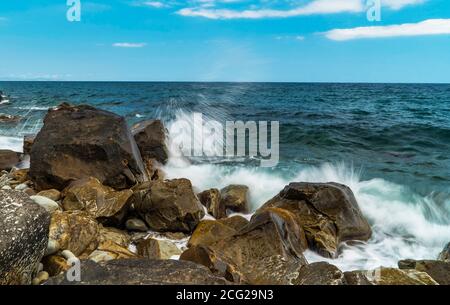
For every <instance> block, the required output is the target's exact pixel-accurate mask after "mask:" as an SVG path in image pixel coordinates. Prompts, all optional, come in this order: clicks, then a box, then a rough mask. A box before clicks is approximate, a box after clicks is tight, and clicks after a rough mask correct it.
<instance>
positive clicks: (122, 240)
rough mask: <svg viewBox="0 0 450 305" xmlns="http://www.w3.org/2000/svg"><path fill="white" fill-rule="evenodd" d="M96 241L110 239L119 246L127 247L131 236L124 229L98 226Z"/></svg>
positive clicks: (101, 241) (102, 241)
mask: <svg viewBox="0 0 450 305" xmlns="http://www.w3.org/2000/svg"><path fill="white" fill-rule="evenodd" d="M98 241H99V242H100V243H104V242H107V241H112V242H114V243H116V244H118V245H119V246H121V247H124V248H128V246H129V245H130V243H131V236H130V235H129V234H128V233H127V232H126V231H122V230H119V229H116V228H105V227H103V226H100V230H99V236H98Z"/></svg>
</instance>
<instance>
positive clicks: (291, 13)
mask: <svg viewBox="0 0 450 305" xmlns="http://www.w3.org/2000/svg"><path fill="white" fill-rule="evenodd" d="M363 10H364V5H363V3H362V2H361V0H314V1H312V2H309V3H308V4H306V5H304V6H301V7H295V8H292V9H286V10H277V9H247V10H231V9H210V8H202V7H194V8H183V9H181V10H179V11H178V12H177V13H178V14H179V15H182V16H189V17H204V18H208V19H260V18H286V17H295V16H304V15H318V14H337V13H357V12H362V11H363Z"/></svg>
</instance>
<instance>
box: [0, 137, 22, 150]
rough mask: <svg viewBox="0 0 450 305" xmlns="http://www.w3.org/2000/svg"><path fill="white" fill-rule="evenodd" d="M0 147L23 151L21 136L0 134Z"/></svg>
mask: <svg viewBox="0 0 450 305" xmlns="http://www.w3.org/2000/svg"><path fill="white" fill-rule="evenodd" d="M0 149H6V150H12V151H15V152H23V138H18V137H5V136H0Z"/></svg>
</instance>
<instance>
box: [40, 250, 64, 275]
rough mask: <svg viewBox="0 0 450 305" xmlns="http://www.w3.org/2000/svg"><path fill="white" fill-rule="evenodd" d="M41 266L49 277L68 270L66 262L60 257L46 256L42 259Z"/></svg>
mask: <svg viewBox="0 0 450 305" xmlns="http://www.w3.org/2000/svg"><path fill="white" fill-rule="evenodd" d="M42 264H43V265H44V270H45V271H47V272H48V274H49V275H50V276H57V275H59V274H61V273H62V272H66V271H67V270H68V269H69V268H70V265H69V264H68V263H67V260H66V259H65V258H64V257H62V256H60V255H49V256H46V257H44V258H43V259H42Z"/></svg>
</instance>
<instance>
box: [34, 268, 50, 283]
mask: <svg viewBox="0 0 450 305" xmlns="http://www.w3.org/2000/svg"><path fill="white" fill-rule="evenodd" d="M49 277H50V276H49V275H48V273H47V272H46V271H41V272H39V273H38V274H37V275H36V277H35V278H34V279H33V281H32V282H31V283H32V284H33V285H40V284H42V283H43V282H45V281H46V280H48V278H49Z"/></svg>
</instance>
